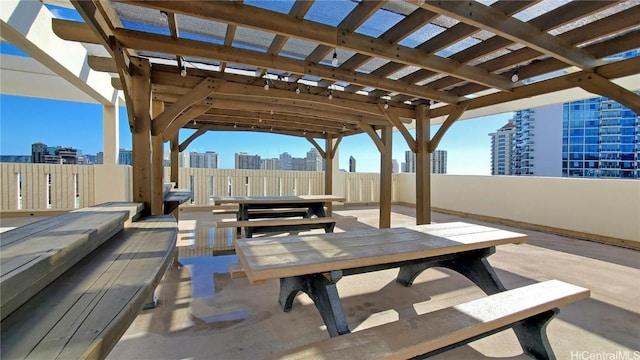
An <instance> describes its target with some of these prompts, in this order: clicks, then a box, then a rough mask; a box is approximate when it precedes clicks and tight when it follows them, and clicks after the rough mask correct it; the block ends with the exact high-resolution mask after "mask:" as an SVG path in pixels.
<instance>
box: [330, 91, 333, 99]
mask: <svg viewBox="0 0 640 360" xmlns="http://www.w3.org/2000/svg"><path fill="white" fill-rule="evenodd" d="M329 100H333V90H329Z"/></svg>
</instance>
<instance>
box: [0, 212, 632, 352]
mask: <svg viewBox="0 0 640 360" xmlns="http://www.w3.org/2000/svg"><path fill="white" fill-rule="evenodd" d="M334 212H335V213H336V214H339V215H355V216H357V217H358V222H356V223H342V224H337V226H336V232H338V231H349V230H355V229H365V228H369V227H377V223H378V209H377V208H362V207H351V208H337V209H334ZM414 215H415V210H414V209H412V208H409V207H404V206H394V207H393V212H392V226H403V225H413V224H415V217H414ZM226 216H227V217H231V215H226ZM222 217H223V216H212V215H211V212H210V211H182V212H181V213H180V235H179V239H178V246H179V251H180V262H181V263H182V264H183V267H182V268H179V269H178V268H172V269H171V270H169V271H168V272H167V274H166V275H165V277H164V278H163V280H162V282H161V284H160V286H159V287H158V289H157V291H156V294H157V295H158V297H159V304H158V307H157V308H156V309H153V310H143V311H141V312H140V314H139V315H138V317H137V318H136V320H135V321H134V323H133V324H132V325H131V327H130V328H129V330H128V331H127V332H126V333H125V334H124V336H123V337H122V339H121V340H120V342H119V343H118V344H117V345H116V346H115V348H114V349H113V350H112V352H111V353H110V355H109V357H108V359H258V358H262V357H264V356H268V355H270V354H273V353H278V352H281V351H283V350H286V349H289V348H293V347H296V346H299V345H302V344H306V343H309V342H314V341H317V340H320V339H324V338H327V337H328V334H327V332H326V330H325V329H324V325H323V322H322V320H321V318H320V315H319V313H318V311H317V310H316V309H315V306H314V305H313V303H312V302H311V301H310V300H309V298H308V297H307V296H306V295H304V294H301V295H298V297H297V298H296V300H295V302H294V307H293V310H292V311H291V312H288V313H285V312H283V311H282V310H281V308H280V307H279V305H278V302H277V295H278V287H279V284H278V282H277V281H269V282H265V283H262V284H259V285H249V283H248V281H247V279H246V278H240V279H231V278H230V275H229V273H228V266H229V264H231V263H234V262H237V258H236V257H235V255H217V256H213V255H212V254H213V253H214V249H215V247H216V246H217V245H216V240H220V239H219V238H220V237H225V235H226V234H232V233H233V231H231V230H229V231H228V232H227V233H221V232H216V231H215V230H212V228H211V227H212V225H213V223H214V222H215V221H216V220H218V219H220V218H222ZM4 220H5V219H3V223H2V226H8V225H10V224H7V223H6V221H4ZM432 220H433V222H449V221H465V222H471V223H478V224H483V225H488V226H492V227H498V228H504V229H507V230H511V231H516V232H521V233H526V234H527V235H528V236H529V241H528V243H527V244H524V245H505V246H500V247H498V248H497V252H496V253H495V254H494V255H492V256H491V257H490V258H489V261H490V263H491V264H492V266H493V267H494V268H495V270H496V272H497V274H498V276H499V278H500V279H501V281H502V282H503V284H504V285H505V286H506V287H507V288H515V287H519V286H523V285H527V284H531V283H534V282H538V281H542V280H547V279H559V280H562V281H566V282H569V283H573V284H576V285H579V286H583V287H586V288H589V289H590V290H591V298H589V299H587V300H583V301H579V302H577V303H573V304H570V305H567V306H564V307H562V308H561V310H560V314H559V315H558V317H556V318H555V319H554V320H552V321H551V323H550V325H549V326H548V328H547V332H548V336H549V340H550V343H551V346H552V348H553V349H554V352H555V354H556V356H557V358H558V359H576V360H578V359H640V252H638V251H635V250H630V249H625V248H620V247H615V246H610V245H604V244H599V243H594V242H589V241H583V240H578V239H574V238H569V237H563V236H557V235H552V234H547V233H543V232H537V231H531V230H527V229H522V228H512V227H508V226H504V225H498V224H493V223H485V222H481V221H477V220H473V219H469V218H462V217H458V216H452V215H447V214H442V213H435V212H434V213H433V217H432ZM14 221H18V220H14ZM314 232H320V233H321V232H322V231H321V230H315V231H314ZM221 234H222V235H221ZM284 235H288V234H274V235H272V236H284ZM218 242H219V241H218ZM219 253H224V251H222V252H219ZM396 274H397V269H392V270H385V271H378V272H375V273H366V274H360V275H353V276H347V277H344V278H343V279H342V280H340V281H339V282H338V291H339V292H340V296H341V298H342V302H343V307H344V310H345V313H346V316H347V320H348V322H349V327H350V328H351V329H352V331H358V330H361V329H364V328H367V327H371V326H375V325H378V324H382V323H386V322H390V321H394V320H397V319H398V318H408V317H411V316H414V315H415V314H422V313H426V312H430V311H434V310H437V309H440V308H443V307H449V306H451V305H455V304H458V303H461V302H465V301H468V300H471V299H474V298H478V297H482V296H485V295H484V294H483V293H482V292H481V291H480V290H479V289H478V288H477V287H476V286H475V285H473V284H472V283H471V282H470V281H468V280H467V279H466V278H464V277H462V276H461V275H459V274H457V273H455V272H452V271H449V270H445V269H440V268H438V269H430V270H428V271H425V272H424V273H422V274H421V275H420V276H419V277H418V278H417V279H416V281H415V283H414V285H413V286H412V287H411V288H405V287H402V286H400V285H398V284H396V283H395V281H394V278H395V275H396ZM487 358H489V359H491V358H500V359H528V357H526V356H525V355H523V353H522V350H521V348H520V346H519V344H518V342H517V340H516V338H515V335H514V334H513V332H512V331H511V330H507V331H503V332H501V333H498V334H496V335H493V336H490V337H487V338H485V339H482V340H479V341H476V342H473V343H471V344H469V345H466V346H462V347H460V348H457V349H454V350H451V351H448V352H446V353H443V354H440V355H437V356H435V357H433V359H487Z"/></svg>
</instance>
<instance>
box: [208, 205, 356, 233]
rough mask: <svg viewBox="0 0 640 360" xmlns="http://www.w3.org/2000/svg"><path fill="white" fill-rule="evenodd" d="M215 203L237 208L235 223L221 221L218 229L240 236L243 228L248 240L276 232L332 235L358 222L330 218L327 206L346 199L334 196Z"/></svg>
mask: <svg viewBox="0 0 640 360" xmlns="http://www.w3.org/2000/svg"><path fill="white" fill-rule="evenodd" d="M213 201H214V203H215V204H216V205H220V204H223V205H224V204H236V205H237V206H238V209H237V212H236V221H218V222H216V227H218V228H225V227H235V228H237V232H238V234H240V233H241V228H243V227H244V229H245V236H246V237H248V238H251V237H253V234H254V233H266V232H277V231H296V230H311V229H324V230H325V232H327V233H330V232H333V230H334V228H335V225H336V223H338V222H346V221H357V218H356V217H353V216H342V217H330V216H327V213H326V211H325V207H326V206H327V203H329V202H332V201H344V198H343V197H339V196H334V195H307V196H216V197H214V198H213ZM215 213H216V212H215V210H214V214H215ZM218 213H220V211H219V212H218ZM265 219H267V220H265Z"/></svg>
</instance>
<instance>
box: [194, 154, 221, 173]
mask: <svg viewBox="0 0 640 360" xmlns="http://www.w3.org/2000/svg"><path fill="white" fill-rule="evenodd" d="M188 167H191V168H199V169H217V168H218V154H217V153H216V152H215V151H207V152H205V153H199V152H190V153H189V166H188Z"/></svg>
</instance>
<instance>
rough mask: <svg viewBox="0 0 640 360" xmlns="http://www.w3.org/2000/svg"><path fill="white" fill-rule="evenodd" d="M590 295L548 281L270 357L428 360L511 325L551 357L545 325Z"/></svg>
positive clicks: (528, 347)
mask: <svg viewBox="0 0 640 360" xmlns="http://www.w3.org/2000/svg"><path fill="white" fill-rule="evenodd" d="M588 297H589V290H588V289H584V288H582V287H579V286H575V285H572V284H567V283H564V282H561V281H558V280H550V281H545V282H542V283H537V284H533V285H528V286H524V287H520V288H517V289H513V290H508V291H504V292H500V293H496V294H494V295H490V296H488V297H483V298H480V299H476V300H472V301H470V302H467V303H464V304H460V305H456V306H452V307H450V308H445V309H441V310H437V311H434V312H430V313H426V314H422V315H418V316H416V317H411V318H408V319H401V320H399V321H394V322H391V323H387V324H384V325H381V326H376V327H372V328H368V329H364V330H361V331H357V332H352V333H348V334H344V335H340V336H336V337H332V338H329V339H325V340H321V341H319V342H315V343H311V344H308V345H305V346H302V347H298V348H295V349H292V350H289V351H286V352H284V353H282V354H278V355H275V356H273V357H270V358H269V359H287V360H293V359H312V358H315V359H318V358H323V359H332V360H337V359H349V360H352V359H366V360H369V359H379V358H385V359H409V358H413V357H419V358H425V357H430V356H433V355H436V354H439V353H442V352H444V351H447V350H450V349H453V348H456V347H459V346H462V345H465V344H467V343H470V342H472V341H475V340H478V339H480V338H483V337H486V336H489V335H492V334H495V333H497V332H500V331H502V330H505V329H508V328H513V329H514V330H515V332H516V335H517V337H518V340H519V341H520V344H521V345H522V347H523V350H524V352H525V353H526V354H528V355H530V356H533V357H534V358H537V359H553V358H555V357H554V355H553V351H552V349H551V347H550V345H549V341H548V339H547V335H546V325H547V323H548V322H549V321H550V320H551V319H552V318H553V317H554V316H555V315H556V314H557V313H558V308H559V307H560V306H563V305H567V304H569V303H572V302H574V301H578V300H581V299H585V298H588Z"/></svg>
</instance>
